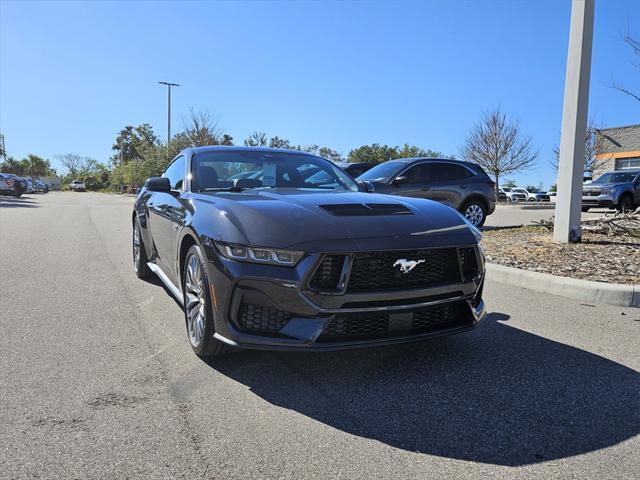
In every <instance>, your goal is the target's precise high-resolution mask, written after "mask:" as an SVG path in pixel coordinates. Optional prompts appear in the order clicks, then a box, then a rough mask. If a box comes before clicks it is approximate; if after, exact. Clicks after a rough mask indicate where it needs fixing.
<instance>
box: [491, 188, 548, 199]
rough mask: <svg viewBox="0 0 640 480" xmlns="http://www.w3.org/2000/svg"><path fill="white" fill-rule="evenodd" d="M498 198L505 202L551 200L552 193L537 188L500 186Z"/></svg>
mask: <svg viewBox="0 0 640 480" xmlns="http://www.w3.org/2000/svg"><path fill="white" fill-rule="evenodd" d="M498 200H500V201H504V202H550V201H551V194H550V193H547V192H541V191H539V190H538V189H536V188H531V187H529V188H522V187H500V188H498Z"/></svg>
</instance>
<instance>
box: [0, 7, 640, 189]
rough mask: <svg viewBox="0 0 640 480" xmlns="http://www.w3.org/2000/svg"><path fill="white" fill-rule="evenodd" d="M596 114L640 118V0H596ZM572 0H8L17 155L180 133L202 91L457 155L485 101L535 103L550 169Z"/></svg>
mask: <svg viewBox="0 0 640 480" xmlns="http://www.w3.org/2000/svg"><path fill="white" fill-rule="evenodd" d="M596 4H597V5H596V20H595V35H594V51H593V65H592V77H591V98H590V115H591V116H592V117H593V118H595V119H596V121H597V122H599V123H601V124H603V125H606V126H616V125H624V124H630V123H638V122H640V105H639V104H638V103H637V102H634V101H633V100H632V99H631V98H629V97H625V96H624V95H622V94H620V93H618V92H616V91H614V90H612V89H611V88H609V86H608V85H609V84H610V83H611V81H612V78H615V79H616V80H617V81H619V82H621V83H624V84H626V85H628V86H631V87H633V88H639V89H640V71H639V70H638V69H636V68H634V66H633V61H637V60H638V59H637V58H635V59H634V58H633V56H632V54H631V51H630V49H628V48H627V46H626V45H625V44H624V43H623V41H622V34H623V32H624V30H625V28H627V27H630V29H631V31H632V32H633V33H635V34H636V36H637V37H640V0H598V1H597V2H596ZM570 8H571V4H570V0H547V1H543V0H522V1H517V0H514V1H511V0H503V1H498V0H496V1H470V0H469V1H462V0H460V1H445V0H439V1H420V2H401V3H399V2H323V1H318V2H246V3H241V2H233V3H231V2H230V3H222V2H220V3H213V2H179V3H178V2H176V3H172V2H151V1H148V2H140V3H128V2H54V1H47V2H27V1H19V2H18V1H7V0H0V130H1V131H2V132H3V133H4V134H5V137H6V144H7V150H8V151H9V154H11V155H13V156H15V157H22V156H24V155H26V154H27V153H36V154H39V155H42V156H45V157H48V158H52V157H53V156H54V155H56V154H59V153H67V152H74V153H79V154H82V155H88V156H92V157H95V158H96V159H98V160H101V161H106V160H107V159H108V157H109V156H110V155H111V150H110V149H111V145H112V143H113V141H114V139H115V137H116V135H117V133H118V131H119V130H120V129H121V128H122V127H124V126H125V125H128V124H131V125H137V124H139V123H143V122H148V123H150V124H151V125H153V127H154V128H155V129H156V132H157V133H159V134H160V135H161V136H162V137H164V136H165V135H166V133H165V132H166V93H165V90H164V88H163V87H161V86H160V85H158V84H157V81H158V80H169V81H173V82H177V83H180V84H182V87H180V88H178V89H176V91H175V94H174V102H173V111H174V115H173V122H174V125H175V128H174V131H175V130H176V129H177V127H180V126H181V125H182V118H183V117H184V115H185V113H186V112H187V110H188V108H189V106H194V107H196V108H200V107H205V108H208V109H209V110H211V111H212V112H214V113H215V114H216V115H217V116H218V117H219V119H220V121H221V122H222V124H223V125H224V127H225V129H226V130H227V131H228V132H229V133H230V134H231V135H233V137H234V138H235V140H236V142H237V143H241V141H242V139H243V138H244V137H246V136H247V135H248V134H250V133H251V132H253V131H255V130H261V131H265V132H267V134H270V135H279V136H282V137H286V138H289V139H290V140H291V141H292V142H293V143H295V144H303V145H304V144H311V143H315V144H319V145H325V146H329V147H332V148H334V149H337V150H339V151H342V152H343V153H344V154H346V153H348V151H349V150H350V149H351V148H353V147H357V146H359V145H362V144H366V143H372V142H379V143H387V144H402V143H404V142H408V143H410V144H417V145H420V146H422V147H425V148H431V149H433V150H440V151H442V152H445V153H447V154H457V153H458V152H459V151H460V147H461V145H462V143H463V141H464V138H465V136H466V134H467V132H468V131H469V129H470V128H471V127H472V125H473V124H474V123H476V122H477V120H478V118H479V115H480V112H481V111H482V110H483V109H490V108H492V107H495V106H498V105H500V106H501V107H502V109H503V110H504V111H506V112H507V113H508V114H510V115H512V116H513V117H515V118H518V119H520V120H521V124H522V128H523V130H524V131H525V132H526V133H528V134H530V135H531V136H532V137H533V139H534V142H535V145H536V147H537V148H538V149H539V151H540V159H539V166H538V167H537V168H536V169H534V170H531V171H528V172H527V173H526V174H524V175H515V176H514V177H515V178H516V179H517V180H520V181H522V182H530V183H534V184H537V183H538V182H540V181H542V182H544V184H545V186H548V185H549V184H551V183H552V182H553V181H554V178H555V173H554V172H553V171H552V169H551V168H550V167H549V165H548V159H549V158H550V156H551V155H552V150H553V147H554V144H556V143H557V142H558V137H559V130H560V123H561V115H562V96H563V88H564V86H563V85H564V76H565V62H566V50H567V42H568V33H569V17H570Z"/></svg>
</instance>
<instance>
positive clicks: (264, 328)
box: [238, 303, 291, 332]
mask: <svg viewBox="0 0 640 480" xmlns="http://www.w3.org/2000/svg"><path fill="white" fill-rule="evenodd" d="M290 319H291V314H290V313H288V312H281V311H280V310H275V309H273V308H267V307H260V306H258V305H250V304H246V303H243V304H242V305H241V306H240V310H239V311H238V325H239V326H240V328H241V329H242V330H247V331H252V332H277V331H278V330H280V329H281V328H282V327H284V326H285V325H286V324H287V322H288V321H289V320H290Z"/></svg>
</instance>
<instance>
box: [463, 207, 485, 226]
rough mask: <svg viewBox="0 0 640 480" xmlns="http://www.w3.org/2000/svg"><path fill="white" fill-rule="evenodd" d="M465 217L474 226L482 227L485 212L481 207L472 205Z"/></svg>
mask: <svg viewBox="0 0 640 480" xmlns="http://www.w3.org/2000/svg"><path fill="white" fill-rule="evenodd" d="M464 216H465V217H466V218H467V220H469V222H471V224H472V225H475V226H477V225H480V224H481V223H482V220H483V219H484V212H483V211H482V208H481V207H480V205H476V204H475V203H472V204H471V205H469V206H468V207H467V210H466V211H465V212H464Z"/></svg>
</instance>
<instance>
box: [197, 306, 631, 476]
mask: <svg viewBox="0 0 640 480" xmlns="http://www.w3.org/2000/svg"><path fill="white" fill-rule="evenodd" d="M508 319H509V316H508V315H505V314H501V313H492V314H490V315H488V317H487V319H486V320H485V321H484V322H483V324H481V325H480V327H479V328H478V329H476V330H475V331H473V332H470V333H466V334H461V335H457V336H452V337H446V338H441V339H437V340H434V341H430V342H425V343H419V344H409V345H403V346H393V347H386V348H378V349H366V350H357V351H343V352H333V353H279V352H249V351H248V352H243V353H241V354H238V355H230V356H227V357H222V358H218V359H212V360H210V361H209V362H208V364H209V365H210V366H211V367H212V368H214V369H216V370H217V371H219V372H221V373H222V374H224V375H227V376H228V377H230V378H232V379H234V380H236V381H238V382H241V383H242V384H245V385H247V386H248V387H249V388H250V389H251V391H252V392H253V393H254V394H256V395H258V396H260V397H261V398H263V399H264V400H266V401H268V402H270V403H272V404H274V405H277V406H280V407H282V408H286V409H290V410H293V411H297V412H299V413H301V414H303V415H306V416H308V417H310V418H313V419H315V420H317V421H319V422H323V423H324V424H326V425H329V426H331V427H334V428H337V429H340V430H342V431H344V432H348V433H350V434H353V435H358V436H361V437H364V438H369V439H374V440H378V441H380V442H383V443H385V444H387V445H390V446H393V447H396V448H400V449H403V450H407V451H412V452H420V453H425V454H430V455H438V456H441V457H448V458H454V459H462V460H468V461H474V462H483V463H488V464H495V465H507V466H517V465H526V464H531V463H536V462H541V461H546V460H553V459H560V458H566V457H571V456H574V455H580V454H584V453H588V452H591V451H594V450H598V449H602V448H606V447H609V446H611V445H614V444H617V443H619V442H622V441H624V440H626V439H629V438H631V437H633V436H635V435H637V434H638V433H639V432H640V404H639V403H638V393H639V392H640V374H639V373H638V372H636V371H635V370H632V369H630V368H627V367H625V366H623V365H621V364H619V363H616V362H613V361H611V360H607V359H606V358H603V357H601V356H599V355H595V354H593V353H589V352H587V351H584V350H581V349H579V348H575V347H571V346H568V345H564V344H562V343H559V342H555V341H553V340H549V339H547V338H544V337H541V336H539V335H534V334H531V333H528V332H525V331H523V330H520V329H517V328H514V327H511V326H508V325H507V324H505V323H502V322H504V321H507V320H508Z"/></svg>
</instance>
